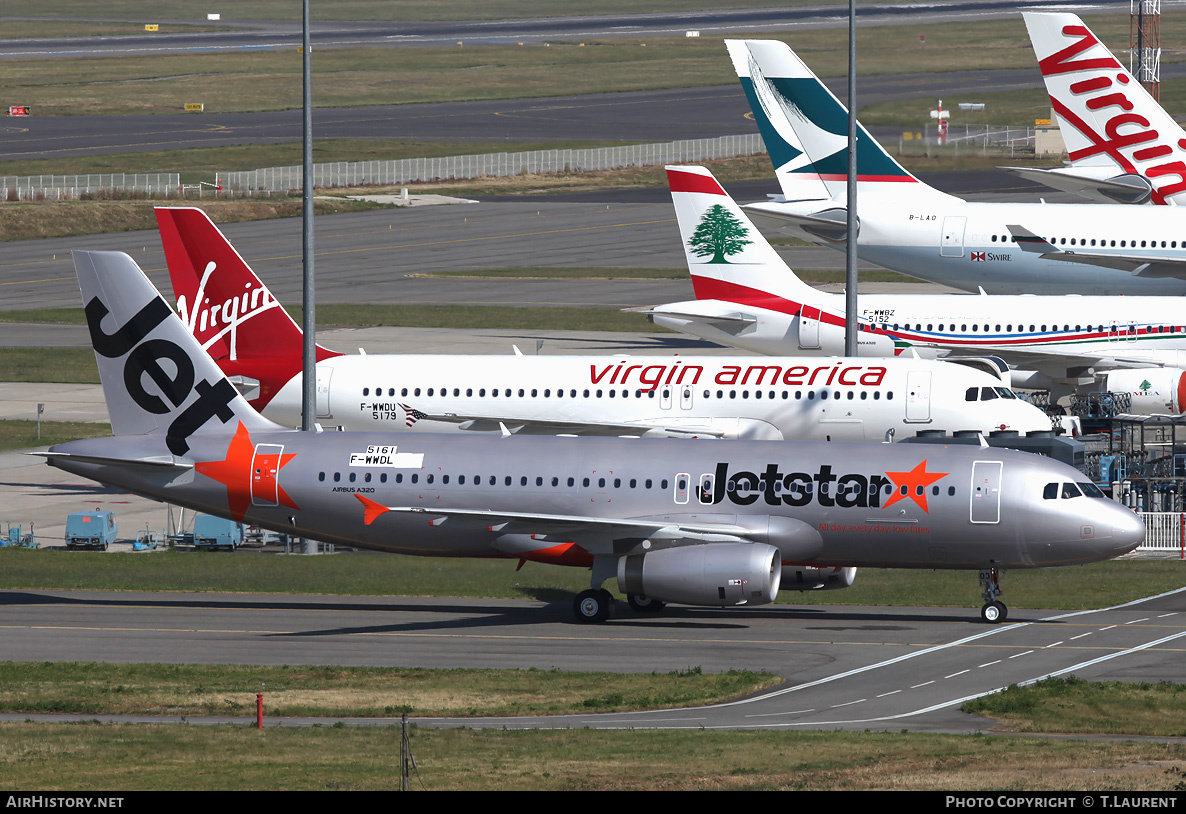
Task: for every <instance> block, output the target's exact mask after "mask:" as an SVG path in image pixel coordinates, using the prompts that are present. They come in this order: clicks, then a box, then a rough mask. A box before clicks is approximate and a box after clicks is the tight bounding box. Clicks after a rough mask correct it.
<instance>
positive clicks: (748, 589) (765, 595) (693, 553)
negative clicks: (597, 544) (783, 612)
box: [618, 543, 782, 608]
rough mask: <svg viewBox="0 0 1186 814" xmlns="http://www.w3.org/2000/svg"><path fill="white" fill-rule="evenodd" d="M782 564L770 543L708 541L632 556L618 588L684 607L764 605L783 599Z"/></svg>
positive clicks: (622, 564) (623, 562) (621, 567)
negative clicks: (781, 589)
mask: <svg viewBox="0 0 1186 814" xmlns="http://www.w3.org/2000/svg"><path fill="white" fill-rule="evenodd" d="M781 578H782V562H781V558H780V556H779V553H778V549H777V548H775V547H774V546H770V545H766V544H765V543H704V544H701V545H684V546H675V547H673V548H664V549H660V550H658V551H648V552H646V553H644V554H629V555H627V556H625V557H622V558H621V559H619V560H618V588H619V589H620V590H621V591H622V593H624V594H632V595H638V596H645V597H647V598H648V599H657V600H659V601H660V602H675V603H678V604H681V605H711V606H714V607H721V608H723V607H729V606H731V605H765V604H768V603H770V602H773V601H774V598H775V597H776V596H778V584H779V581H780V579H781Z"/></svg>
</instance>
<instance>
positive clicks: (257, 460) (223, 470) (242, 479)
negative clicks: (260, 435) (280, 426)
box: [194, 421, 300, 523]
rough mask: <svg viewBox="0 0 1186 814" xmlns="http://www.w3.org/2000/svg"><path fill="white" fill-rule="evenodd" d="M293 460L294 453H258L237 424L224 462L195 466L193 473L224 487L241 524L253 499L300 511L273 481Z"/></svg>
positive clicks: (207, 462)
mask: <svg viewBox="0 0 1186 814" xmlns="http://www.w3.org/2000/svg"><path fill="white" fill-rule="evenodd" d="M264 446H265V447H266V446H267V445H264ZM277 449H279V447H277ZM295 457H296V453H295V452H294V453H289V454H287V455H281V454H270V453H268V452H266V451H263V450H258V451H257V450H256V447H255V444H253V443H252V442H251V434H250V433H249V432H247V428H246V427H244V426H243V422H242V421H240V422H239V428H238V429H237V430H236V431H235V435H234V437H233V438H231V443H230V445H229V446H228V447H227V450H226V458H224V459H223V460H221V461H203V462H199V463H197V464H195V465H194V469H196V470H198V471H199V472H201V473H202V474H203V475H205V476H206V477H208V478H212V479H213V480H216V481H218V482H219V483H221V484H224V485H225V486H226V498H227V506H229V507H230V510H231V516H232V517H233V518H234V519H235V520H237V521H238V522H240V523H242V522H243V517H244V516H245V515H246V514H247V509H248V508H250V506H251V504H252V502H253V500H254V499H256V498H258V499H259V502H260V503H262V504H266V505H275V504H277V503H281V504H283V505H285V506H288V507H289V508H292V509H299V508H300V506H297V505H296V503H294V502H293V500H292V498H290V497H289V496H288V495H287V494H286V493H285V491H284V489H283V488H282V487H281V486H280V484H279V482H278V481H277V478H276V476H277V474H278V473H279V471H280V469H281V468H282V467H283V466H284V465H285V464H287V463H288V462H289V461H291V460H292V459H293V458H295Z"/></svg>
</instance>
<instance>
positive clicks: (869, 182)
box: [726, 40, 950, 201]
mask: <svg viewBox="0 0 1186 814" xmlns="http://www.w3.org/2000/svg"><path fill="white" fill-rule="evenodd" d="M726 45H727V46H728V48H729V55H730V57H731V58H732V60H733V67H734V69H735V70H736V71H737V75H738V78H739V79H740V80H741V84H742V87H744V88H745V91H746V96H747V97H748V98H749V100H750V106H751V108H752V110H753V114H754V118H755V119H757V121H758V127H759V129H760V130H761V132H762V137H763V139H765V140H766V141H767V150H768V151H769V152H770V158H771V160H772V161H773V162H774V165H775V173H776V174H777V175H778V178H779V182H780V183H781V184H783V188H784V194H785V195H786V197H787V198H788V199H792V200H793V199H796V197H795V196H797V197H798V198H799V199H801V198H803V197H804V193H805V192H806V193H807V194H810V191H811V188H812V187H811V183H812V182H813V181H815V182H818V183H819V184H820V185H822V187H823V188H824V190H826V192H827V195H826V197H828V198H830V199H832V200H834V201H843V200H846V199H847V197H848V189H847V178H848V108H846V107H845V106H844V105H843V104H841V103H840V100H838V99H837V98H836V97H835V96H834V95H833V94H832V92H831V91H830V90H828V88H827V87H825V86H824V84H823V82H821V81H820V80H819V78H818V77H817V76H816V75H815V74H814V73H812V71H811V69H810V68H808V67H807V65H805V64H804V63H803V61H802V60H801V59H799V57H798V56H796V55H795V52H794V51H792V50H791V49H790V48H789V47H788V46H787V45H786V44H785V43H782V42H778V41H777V40H726ZM857 127H858V133H857V183H858V185H859V186H858V192H859V193H863V192H865V191H866V190H869V191H873V192H879V191H883V190H886V191H888V192H889V193H892V194H894V195H895V196H899V197H900V196H901V195H904V194H914V195H917V194H921V193H929V194H933V195H944V194H945V193H942V192H939V191H938V190H935V189H932V188H931V187H928V186H927V185H926V184H923V183H922V182H921V181H919V180H918V179H917V178H915V177H914V175H912V174H911V173H910V172H908V171H907V170H906V168H905V167H903V166H902V165H901V164H899V163H898V162H897V161H896V160H894V159H893V158H892V157H891V156H890V155H889V153H887V152H886V151H885V150H884V149H883V148H882V147H881V145H880V144H878V143H877V141H876V140H874V139H873V137H872V136H870V135H869V133H868V132H867V131H866V130H865V128H864V127H861V126H860V124H859V123H858V125H857ZM771 142H773V144H772V143H771ZM947 197H950V196H947Z"/></svg>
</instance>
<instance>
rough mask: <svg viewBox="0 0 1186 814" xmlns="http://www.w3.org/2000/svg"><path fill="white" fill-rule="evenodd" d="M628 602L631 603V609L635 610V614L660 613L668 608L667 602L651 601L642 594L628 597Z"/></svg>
mask: <svg viewBox="0 0 1186 814" xmlns="http://www.w3.org/2000/svg"><path fill="white" fill-rule="evenodd" d="M626 601H627V602H629V603H630V607H631V608H633V609H634V612H635V613H659V612H660V611H662V610H663V609H664V608H665V607H667V603H666V602H660V601H659V600H658V599H651V598H650V597H647V596H642V595H641V594H630V595H629V596H627V597H626Z"/></svg>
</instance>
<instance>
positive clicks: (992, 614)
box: [980, 568, 1009, 625]
mask: <svg viewBox="0 0 1186 814" xmlns="http://www.w3.org/2000/svg"><path fill="white" fill-rule="evenodd" d="M980 587H981V588H983V589H984V590H983V592H982V593H981V594H980V595H981V596H983V597H984V607H982V608H981V609H980V618H981V619H983V620H984V621H985V622H987V623H988V624H990V625H995V624H998V623H1000V622H1003V621H1005V619H1006V618H1007V617H1008V616H1009V608H1008V607H1006V605H1005V603H1004V602H1002V601H1000V600H999V599H997V597H998V596H1000V595H1001V570H1000V569H999V568H984V569H981V571H980Z"/></svg>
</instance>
